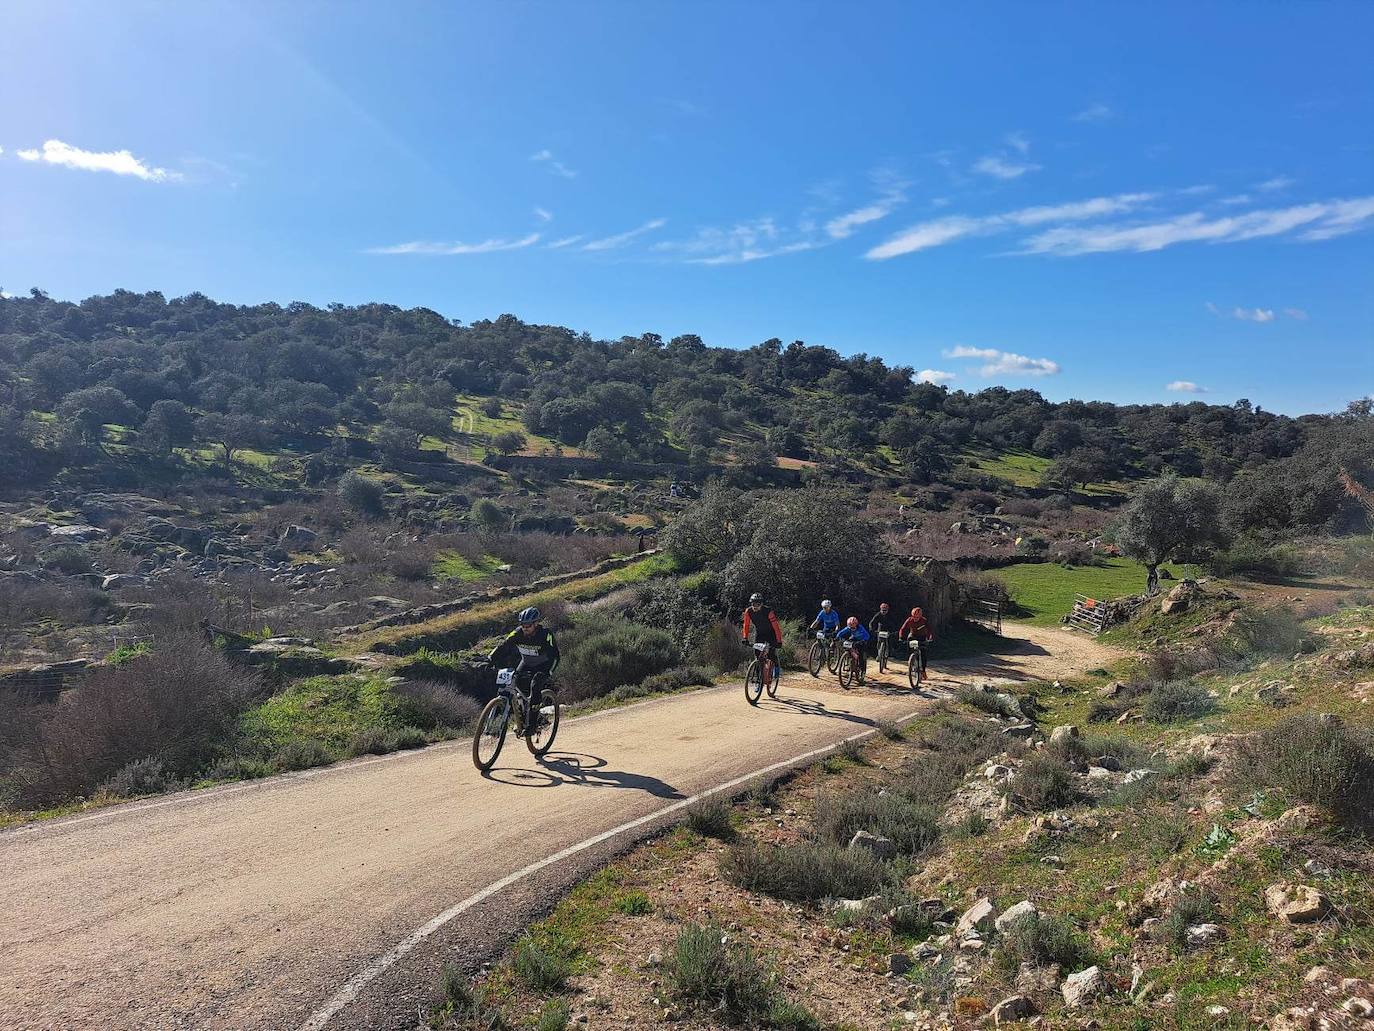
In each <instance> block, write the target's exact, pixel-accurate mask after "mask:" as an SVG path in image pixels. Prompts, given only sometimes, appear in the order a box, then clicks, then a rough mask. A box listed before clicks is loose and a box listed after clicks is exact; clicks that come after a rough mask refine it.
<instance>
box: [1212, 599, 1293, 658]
mask: <svg viewBox="0 0 1374 1031" xmlns="http://www.w3.org/2000/svg"><path fill="white" fill-rule="evenodd" d="M1231 638H1232V640H1233V641H1234V642H1235V644H1236V645H1237V646H1238V647H1239V648H1240V650H1241V651H1242V652H1246V653H1253V654H1259V655H1293V654H1295V653H1297V652H1300V651H1306V650H1307V649H1308V648H1309V647H1310V645H1311V635H1310V634H1309V633H1308V632H1307V630H1306V628H1304V627H1303V625H1302V619H1301V617H1300V616H1299V615H1298V613H1297V612H1296V611H1295V610H1294V609H1293V608H1292V607H1290V606H1287V605H1272V606H1270V607H1269V608H1263V609H1253V608H1243V609H1241V610H1239V612H1238V613H1237V614H1236V619H1235V623H1234V624H1233V627H1232V631H1231Z"/></svg>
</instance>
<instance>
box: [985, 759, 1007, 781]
mask: <svg viewBox="0 0 1374 1031" xmlns="http://www.w3.org/2000/svg"><path fill="white" fill-rule="evenodd" d="M983 776H984V777H986V778H987V779H988V780H990V781H992V782H993V783H994V784H1001V783H1002V782H1003V781H1006V780H1010V779H1011V767H1010V766H1003V765H1002V764H1001V763H988V765H987V766H986V767H985V768H984V769H983Z"/></svg>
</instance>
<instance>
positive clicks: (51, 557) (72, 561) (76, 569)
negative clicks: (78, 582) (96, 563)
mask: <svg viewBox="0 0 1374 1031" xmlns="http://www.w3.org/2000/svg"><path fill="white" fill-rule="evenodd" d="M38 564H39V565H41V566H42V567H43V568H44V569H51V570H54V571H55V572H58V573H66V574H68V575H69V576H79V575H80V574H82V573H89V572H90V571H91V568H92V564H91V556H90V554H89V553H88V552H87V551H86V549H85V548H80V547H77V546H76V545H75V544H60V545H58V546H57V547H55V548H49V549H48V550H47V551H45V552H43V553H42V554H41V555H39V556H38Z"/></svg>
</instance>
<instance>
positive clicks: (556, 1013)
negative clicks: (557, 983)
mask: <svg viewBox="0 0 1374 1031" xmlns="http://www.w3.org/2000/svg"><path fill="white" fill-rule="evenodd" d="M571 1018H572V1011H571V1009H569V1007H568V1003H567V1000H566V999H550V1000H549V1001H548V1002H547V1003H545V1004H544V1008H543V1009H542V1010H541V1011H540V1013H539V1019H538V1020H537V1021H536V1022H535V1025H534V1028H535V1031H567V1027H568V1021H569V1020H570V1019H571Z"/></svg>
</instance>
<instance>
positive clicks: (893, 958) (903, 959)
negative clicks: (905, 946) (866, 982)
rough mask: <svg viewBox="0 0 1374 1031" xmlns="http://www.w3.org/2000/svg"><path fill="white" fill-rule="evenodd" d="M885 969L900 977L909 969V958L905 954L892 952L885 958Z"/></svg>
mask: <svg viewBox="0 0 1374 1031" xmlns="http://www.w3.org/2000/svg"><path fill="white" fill-rule="evenodd" d="M887 969H888V972H889V973H892V974H896V975H897V976H898V977H901V976H902V975H903V974H905V973H907V971H909V970H910V969H911V957H910V956H908V955H907V954H906V953H905V952H894V953H893V954H892V955H890V956H888V957H887Z"/></svg>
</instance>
